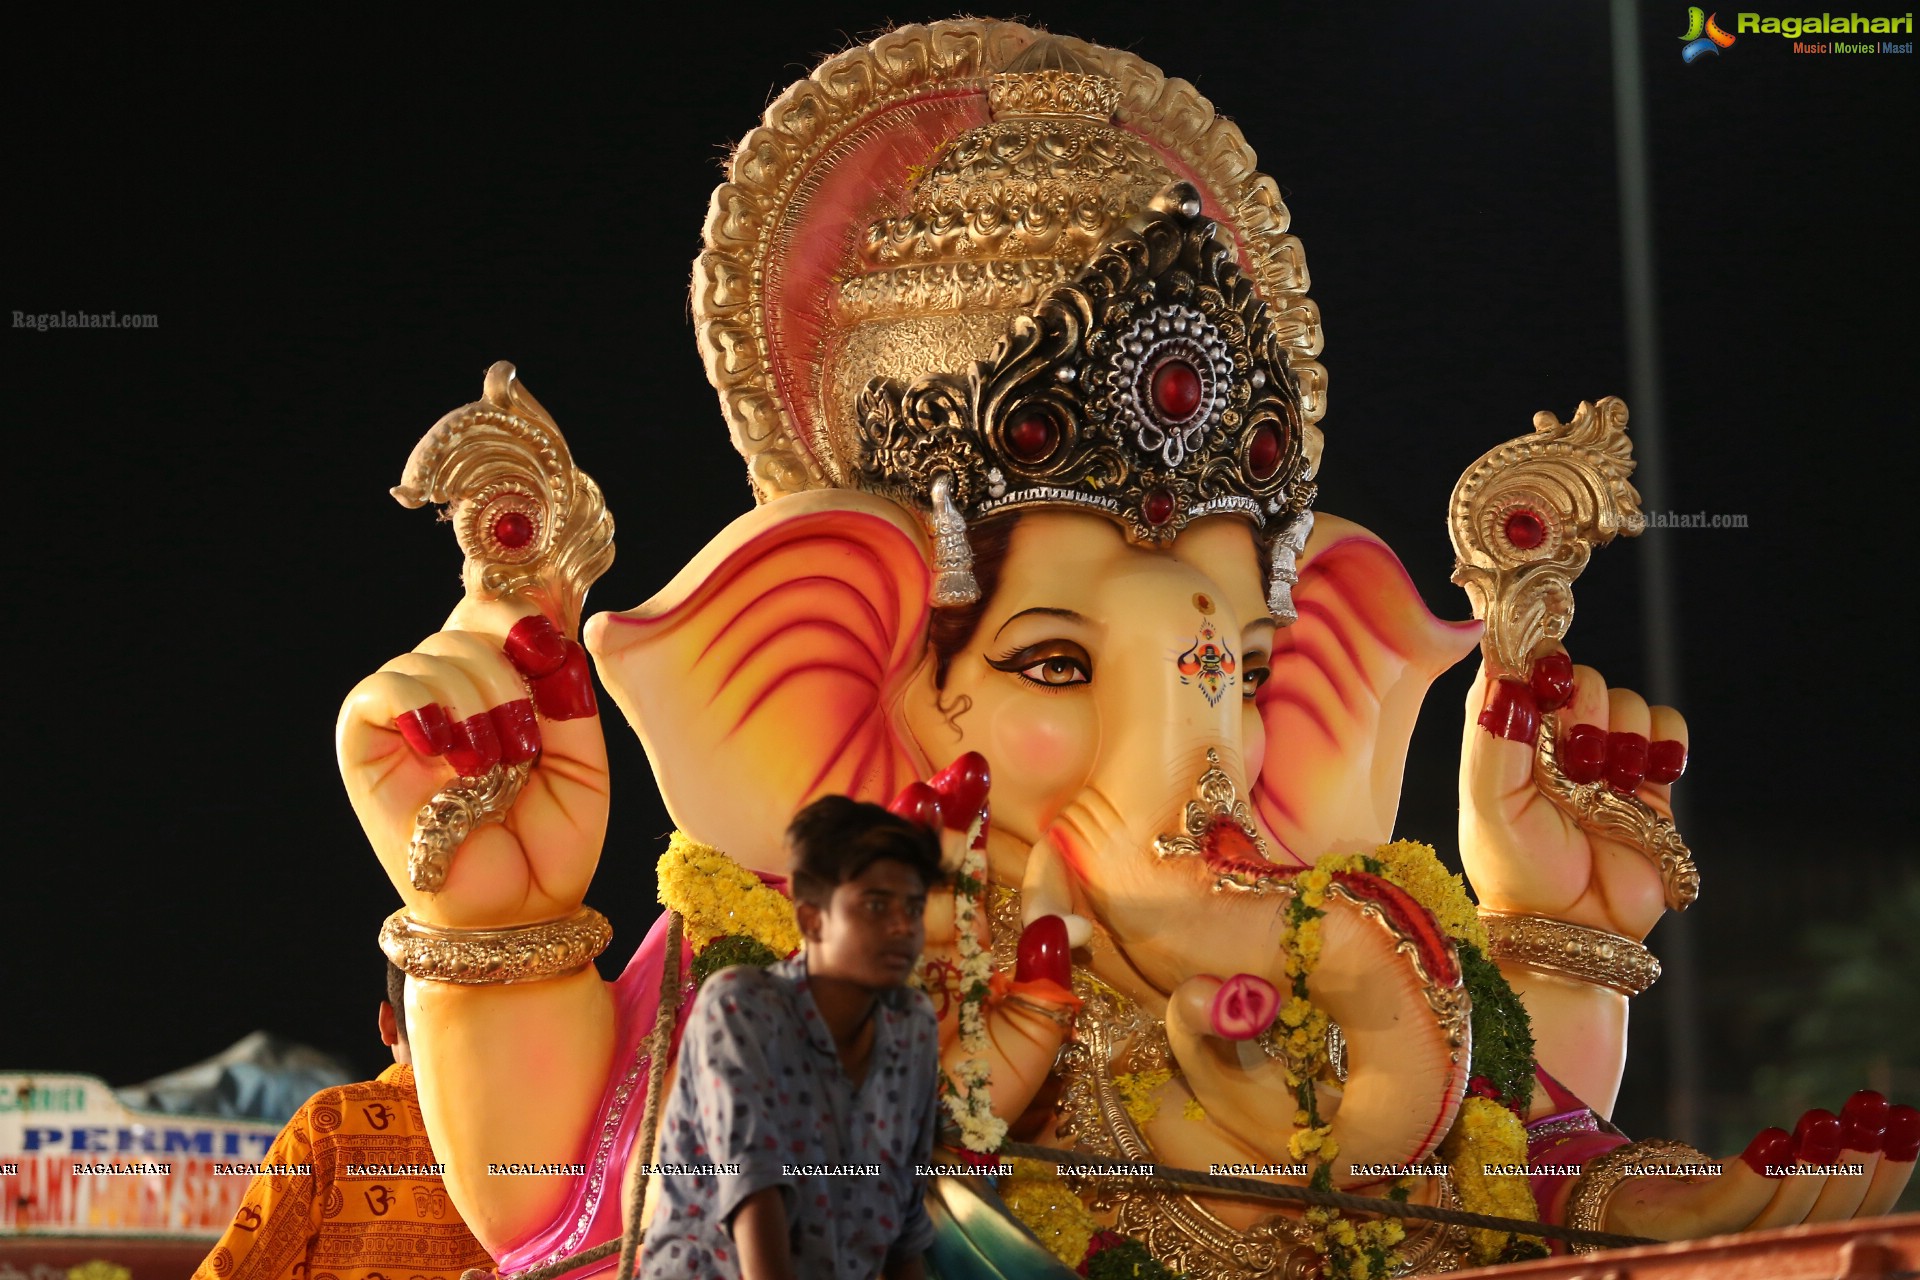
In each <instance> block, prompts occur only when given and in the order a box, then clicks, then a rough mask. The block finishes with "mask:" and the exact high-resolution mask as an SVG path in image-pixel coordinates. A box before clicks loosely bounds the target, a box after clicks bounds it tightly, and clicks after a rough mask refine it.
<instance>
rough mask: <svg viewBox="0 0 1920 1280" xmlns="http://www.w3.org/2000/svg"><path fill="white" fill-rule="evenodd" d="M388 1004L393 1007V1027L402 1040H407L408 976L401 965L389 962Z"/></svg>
mask: <svg viewBox="0 0 1920 1280" xmlns="http://www.w3.org/2000/svg"><path fill="white" fill-rule="evenodd" d="M387 1003H388V1004H390V1005H392V1006H393V1025H394V1028H395V1029H396V1030H397V1031H399V1033H400V1038H401V1039H402V1040H405V1039H406V1038H407V975H406V973H405V971H403V970H402V969H401V968H400V966H399V965H397V964H395V963H394V962H393V961H391V960H389V961H387Z"/></svg>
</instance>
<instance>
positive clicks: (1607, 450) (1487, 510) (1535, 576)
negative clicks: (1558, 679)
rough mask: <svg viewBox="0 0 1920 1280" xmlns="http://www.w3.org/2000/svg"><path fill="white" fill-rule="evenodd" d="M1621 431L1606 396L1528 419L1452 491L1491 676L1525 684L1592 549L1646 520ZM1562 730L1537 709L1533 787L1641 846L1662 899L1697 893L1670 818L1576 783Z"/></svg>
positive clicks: (1559, 627) (1685, 903)
mask: <svg viewBox="0 0 1920 1280" xmlns="http://www.w3.org/2000/svg"><path fill="white" fill-rule="evenodd" d="M1633 468H1634V461H1633V445H1632V442H1630V441H1629V440H1628V439H1627V406H1626V404H1625V402H1623V401H1621V400H1619V399H1617V398H1615V397H1613V396H1608V397H1607V398H1606V399H1604V400H1602V401H1600V402H1599V403H1598V404H1589V403H1587V402H1586V401H1584V400H1583V401H1581V402H1580V407H1579V408H1578V409H1577V410H1575V411H1574V415H1573V421H1571V422H1561V421H1560V420H1559V419H1558V418H1556V417H1554V416H1553V415H1552V414H1551V413H1547V412H1544V411H1542V412H1540V413H1536V414H1534V415H1533V432H1532V433H1531V434H1530V435H1524V436H1520V437H1517V438H1516V439H1513V440H1509V441H1507V442H1506V443H1505V444H1503V445H1500V446H1499V447H1498V448H1496V449H1492V450H1490V451H1488V452H1487V453H1486V454H1483V455H1482V456H1481V458H1480V460H1479V461H1477V462H1475V463H1474V464H1473V465H1472V466H1471V467H1468V468H1467V470H1466V472H1465V474H1463V475H1462V476H1461V477H1460V482H1459V483H1458V484H1456V485H1455V486H1454V487H1453V499H1452V502H1451V504H1450V505H1449V507H1448V511H1447V532H1448V534H1449V536H1450V537H1452V539H1453V554H1454V567H1453V581H1454V582H1455V583H1457V584H1458V585H1459V586H1461V587H1464V588H1465V589H1466V592H1467V596H1468V598H1469V599H1471V600H1472V602H1473V616H1474V617H1476V618H1478V619H1480V620H1481V621H1482V622H1484V623H1485V624H1486V634H1485V635H1484V636H1483V637H1482V639H1481V641H1480V648H1481V652H1482V654H1483V655H1484V656H1485V658H1486V663H1487V672H1488V675H1489V677H1491V678H1493V679H1499V678H1501V677H1507V678H1511V679H1515V680H1519V681H1522V682H1525V681H1526V680H1527V679H1528V677H1529V675H1530V674H1531V672H1532V669H1533V660H1534V658H1535V657H1536V656H1537V654H1538V652H1539V650H1540V649H1541V648H1542V647H1543V646H1544V645H1546V644H1547V643H1548V642H1551V641H1561V640H1564V639H1565V638H1566V634H1567V630H1568V628H1569V627H1571V626H1572V624H1573V582H1574V579H1576V578H1578V577H1579V576H1580V574H1581V571H1582V570H1584V569H1585V568H1586V567H1587V560H1588V558H1589V557H1590V556H1592V554H1593V549H1594V548H1595V547H1602V546H1605V545H1606V544H1607V543H1609V542H1612V541H1613V540H1614V538H1615V537H1617V536H1620V535H1625V536H1627V537H1629V538H1631V537H1637V536H1638V535H1639V534H1640V532H1641V531H1642V530H1644V529H1645V528H1646V517H1645V516H1644V515H1643V514H1642V513H1641V511H1640V495H1639V493H1637V492H1636V491H1635V490H1634V487H1633V486H1632V485H1631V484H1629V483H1628V482H1627V477H1628V476H1629V475H1631V474H1633ZM1558 748H1559V726H1558V723H1557V720H1556V717H1555V715H1554V714H1553V713H1551V712H1542V713H1541V716H1540V735H1539V739H1538V746H1537V748H1536V750H1535V752H1534V756H1533V778H1534V783H1535V784H1536V785H1537V786H1538V787H1539V788H1540V790H1541V792H1542V793H1544V794H1545V795H1546V796H1547V798H1548V799H1550V800H1551V801H1552V802H1553V803H1554V804H1556V805H1558V806H1559V807H1560V809H1561V810H1562V811H1564V812H1565V813H1566V814H1567V815H1568V816H1569V817H1571V818H1572V819H1573V820H1574V821H1575V822H1577V823H1579V824H1580V826H1581V827H1582V828H1583V829H1585V830H1587V831H1589V832H1592V833H1593V834H1594V835H1597V836H1602V837H1604V838H1606V839H1609V840H1615V841H1618V842H1620V843H1622V844H1625V845H1628V846H1631V847H1632V848H1635V849H1638V850H1639V851H1640V852H1641V853H1643V854H1645V855H1646V857H1647V858H1648V859H1649V860H1650V861H1652V862H1653V863H1654V864H1655V865H1657V866H1658V867H1659V868H1660V878H1661V881H1662V883H1663V885H1664V886H1665V889H1666V902H1667V906H1668V907H1669V908H1671V909H1672V910H1675V911H1684V910H1686V909H1687V908H1688V907H1689V906H1691V905H1692V904H1693V901H1694V899H1696V898H1698V897H1699V896H1700V872H1699V870H1698V869H1697V868H1695V866H1694V864H1693V854H1692V852H1691V851H1690V850H1689V849H1688V848H1687V845H1686V841H1684V840H1682V839H1681V838H1680V833H1679V831H1677V830H1676V829H1675V828H1674V825H1673V822H1672V820H1671V819H1668V818H1665V817H1663V816H1661V815H1660V814H1658V813H1655V812H1654V811H1653V810H1652V809H1651V808H1650V807H1648V805H1647V804H1646V802H1645V801H1643V800H1641V799H1640V798H1639V797H1638V796H1632V795H1626V796H1623V795H1620V794H1619V793H1617V792H1615V791H1614V790H1613V789H1612V788H1610V787H1609V786H1607V784H1606V783H1605V782H1604V781H1599V782H1587V783H1577V782H1574V781H1572V780H1570V779H1569V778H1568V777H1567V776H1566V774H1564V773H1562V772H1561V771H1560V765H1559V762H1558V760H1557V759H1556V752H1557V751H1558Z"/></svg>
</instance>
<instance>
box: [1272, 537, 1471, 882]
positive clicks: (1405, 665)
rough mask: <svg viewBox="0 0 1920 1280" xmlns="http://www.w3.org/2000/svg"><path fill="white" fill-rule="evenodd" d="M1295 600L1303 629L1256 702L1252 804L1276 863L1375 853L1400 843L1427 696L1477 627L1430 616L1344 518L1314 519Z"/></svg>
mask: <svg viewBox="0 0 1920 1280" xmlns="http://www.w3.org/2000/svg"><path fill="white" fill-rule="evenodd" d="M1293 600H1294V606H1295V608H1296V609H1297V610H1298V611H1299V614H1300V620H1299V621H1298V622H1296V623H1294V624H1293V625H1292V626H1291V627H1283V628H1281V630H1280V632H1279V633H1278V635H1277V637H1276V638H1275V640H1274V645H1273V649H1274V652H1273V668H1272V676H1271V678H1270V679H1269V680H1268V681H1267V684H1266V686H1265V687H1264V688H1262V689H1261V690H1260V693H1259V697H1258V702H1257V705H1258V707H1259V709H1260V718H1261V721H1262V723H1263V724H1264V726H1265V729H1266V738H1267V751H1266V760H1265V763H1264V764H1263V765H1262V766H1261V770H1260V777H1259V780H1258V782H1257V783H1256V784H1255V786H1254V805H1255V807H1256V808H1257V809H1258V810H1259V813H1260V817H1261V819H1262V820H1263V821H1264V822H1265V823H1266V826H1267V829H1268V830H1269V831H1271V832H1272V833H1273V834H1274V836H1275V837H1276V838H1277V839H1278V840H1279V843H1280V846H1281V850H1282V851H1284V852H1280V853H1279V857H1278V859H1277V860H1279V861H1298V862H1312V861H1314V860H1316V859H1317V858H1319V857H1321V856H1322V855H1324V854H1329V853H1358V852H1372V850H1373V849H1374V848H1375V847H1376V846H1378V845H1380V844H1382V843H1384V842H1386V841H1387V840H1390V839H1392V838H1393V818H1394V814H1395V812H1396V811H1397V810H1398V809H1399V807H1400V784H1401V777H1402V774H1403V772H1404V771H1405V768H1406V763H1407V744H1408V741H1409V740H1410V739H1411V738H1412V736H1413V724H1414V721H1415V719H1417V718H1418V716H1419V714H1420V703H1421V701H1422V700H1423V699H1424V698H1425V697H1426V693H1427V687H1428V686H1429V685H1430V684H1432V683H1433V680H1434V677H1436V676H1438V675H1439V674H1440V673H1441V672H1442V671H1445V670H1446V669H1447V668H1448V667H1451V666H1452V665H1453V664H1454V663H1456V662H1458V661H1459V660H1460V659H1461V658H1463V657H1465V656H1466V654H1467V653H1468V652H1469V651H1470V650H1471V649H1472V648H1473V647H1474V645H1475V643H1476V642H1477V641H1478V640H1479V638H1480V624H1479V623H1477V622H1443V621H1441V620H1440V619H1439V618H1436V617H1434V616H1433V615H1432V614H1430V613H1428V612H1427V607H1426V605H1425V604H1423V603H1421V600H1420V592H1419V590H1418V589H1417V588H1416V587H1415V586H1414V585H1413V579H1412V578H1410V577H1408V576H1407V571H1406V569H1405V567H1404V566H1402V565H1401V563H1400V559H1399V557H1398V556H1396V555H1394V554H1393V552H1392V551H1390V550H1389V549H1388V548H1387V544H1386V543H1384V542H1382V541H1380V539H1379V538H1377V537H1375V536H1374V535H1373V534H1371V533H1369V532H1368V531H1367V530H1365V529H1362V528H1361V527H1360V526H1359V525H1357V524H1354V523H1352V522H1351V521H1347V520H1342V519H1340V518H1339V517H1338V516H1329V515H1322V516H1320V517H1319V518H1318V519H1317V520H1316V521H1315V522H1314V528H1313V537H1312V538H1311V539H1309V540H1308V542H1307V548H1306V553H1305V555H1304V557H1303V561H1302V564H1301V566H1300V581H1299V582H1298V583H1297V584H1296V585H1295V586H1294V589H1293ZM1287 855H1291V857H1288V856H1287Z"/></svg>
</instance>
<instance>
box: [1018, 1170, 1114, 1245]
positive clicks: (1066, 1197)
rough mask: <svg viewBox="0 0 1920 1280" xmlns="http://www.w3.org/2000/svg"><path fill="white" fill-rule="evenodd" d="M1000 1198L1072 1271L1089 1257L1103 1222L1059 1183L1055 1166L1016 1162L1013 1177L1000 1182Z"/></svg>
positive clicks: (1065, 1185) (1035, 1236)
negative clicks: (1072, 1268)
mask: <svg viewBox="0 0 1920 1280" xmlns="http://www.w3.org/2000/svg"><path fill="white" fill-rule="evenodd" d="M999 1190H1000V1198H1001V1199H1002V1200H1003V1201H1005V1202H1006V1205H1007V1208H1008V1210H1009V1211H1011V1212H1012V1214H1013V1216H1014V1217H1016V1218H1018V1219H1019V1220H1020V1222H1021V1223H1022V1225H1024V1226H1025V1227H1026V1228H1027V1230H1029V1231H1031V1232H1033V1235H1034V1238H1035V1239H1037V1240H1038V1241H1039V1242H1040V1243H1041V1244H1043V1245H1045V1246H1046V1247H1047V1251H1048V1252H1049V1253H1051V1254H1053V1256H1054V1257H1056V1258H1058V1259H1060V1261H1061V1262H1063V1263H1065V1264H1066V1265H1067V1266H1069V1267H1077V1266H1079V1265H1080V1260H1081V1259H1082V1258H1084V1257H1086V1256H1087V1245H1088V1244H1090V1243H1091V1242H1092V1240H1093V1236H1094V1233H1095V1232H1097V1231H1098V1230H1100V1220H1099V1219H1098V1218H1095V1217H1094V1216H1093V1211H1092V1210H1091V1209H1089V1208H1087V1206H1086V1205H1085V1204H1084V1203H1083V1202H1082V1201H1081V1199H1080V1197H1079V1196H1077V1195H1075V1194H1074V1193H1073V1192H1072V1191H1071V1190H1069V1189H1068V1187H1067V1184H1066V1183H1065V1182H1062V1181H1061V1180H1060V1176H1059V1175H1058V1174H1057V1173H1056V1172H1055V1171H1054V1168H1053V1166H1052V1165H1047V1164H1042V1163H1041V1162H1040V1161H1038V1160H1024V1159H1022V1160H1015V1161H1014V1162H1013V1173H1012V1174H1010V1175H1009V1176H1007V1177H1006V1178H1003V1179H1001V1181H1000V1187H999Z"/></svg>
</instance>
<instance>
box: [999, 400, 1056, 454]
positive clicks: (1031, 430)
mask: <svg viewBox="0 0 1920 1280" xmlns="http://www.w3.org/2000/svg"><path fill="white" fill-rule="evenodd" d="M1059 443H1060V423H1059V421H1058V420H1057V419H1056V418H1055V417H1054V416H1053V413H1052V412H1051V411H1050V410H1047V409H1040V408H1034V409H1026V410H1023V411H1022V412H1021V413H1020V414H1019V416H1018V417H1016V418H1014V420H1013V421H1012V422H1010V423H1008V424H1007V451H1008V452H1009V453H1011V454H1013V456H1014V459H1015V461H1018V462H1028V463H1032V462H1044V461H1046V459H1047V455H1049V454H1051V453H1052V452H1053V450H1054V447H1055V446H1056V445H1058V444H1059Z"/></svg>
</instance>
